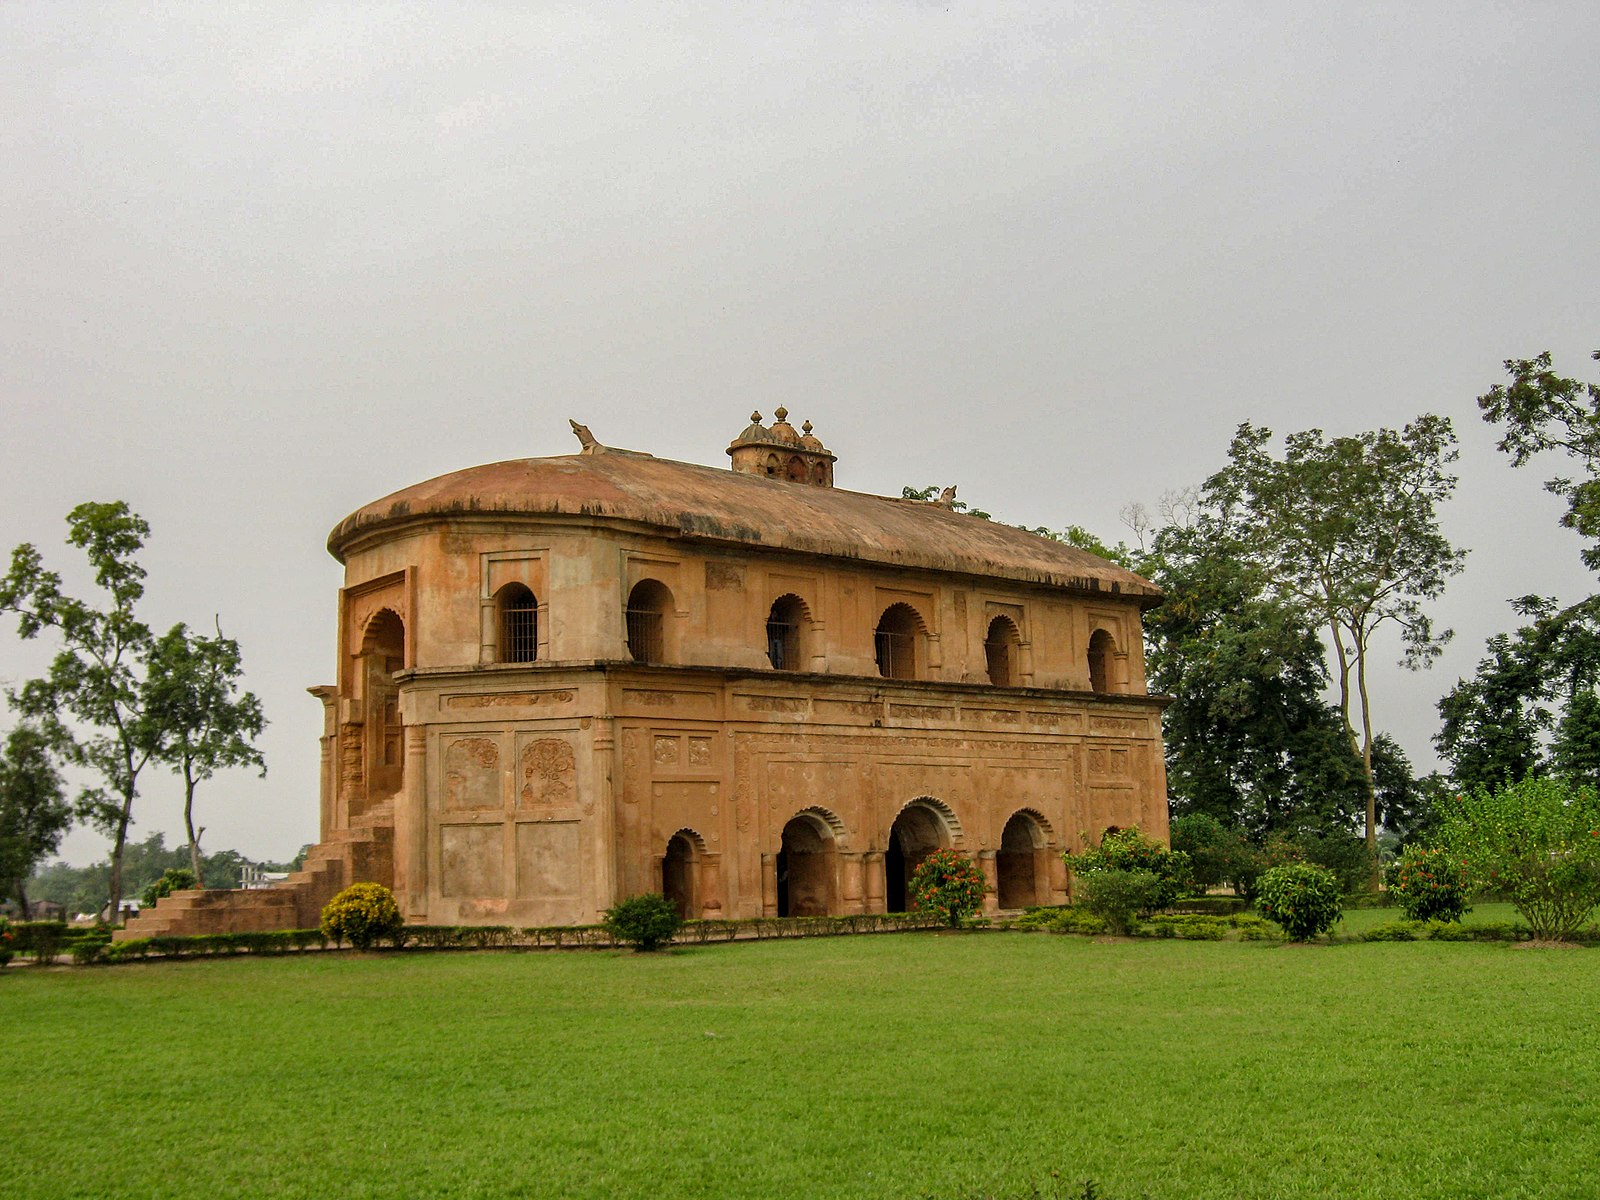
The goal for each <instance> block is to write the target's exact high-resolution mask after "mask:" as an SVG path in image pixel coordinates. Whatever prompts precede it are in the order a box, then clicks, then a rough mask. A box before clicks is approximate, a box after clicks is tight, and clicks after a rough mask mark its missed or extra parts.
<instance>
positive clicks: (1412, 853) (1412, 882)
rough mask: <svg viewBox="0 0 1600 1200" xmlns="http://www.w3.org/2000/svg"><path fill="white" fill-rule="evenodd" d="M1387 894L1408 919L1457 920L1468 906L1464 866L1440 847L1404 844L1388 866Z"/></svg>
mask: <svg viewBox="0 0 1600 1200" xmlns="http://www.w3.org/2000/svg"><path fill="white" fill-rule="evenodd" d="M1388 882H1389V894H1390V895H1391V896H1393V897H1394V898H1395V899H1396V900H1397V901H1398V902H1399V904H1400V907H1401V908H1402V909H1404V910H1405V914H1406V919H1407V920H1411V921H1459V920H1461V917H1462V914H1464V913H1466V912H1468V911H1469V910H1468V908H1467V895H1468V891H1467V868H1466V866H1465V865H1464V864H1463V863H1462V861H1461V859H1460V858H1458V857H1455V856H1452V855H1450V854H1447V853H1446V852H1445V851H1443V850H1437V849H1429V848H1427V847H1424V846H1407V847H1406V849H1405V852H1404V853H1403V854H1401V855H1400V857H1399V859H1397V860H1396V861H1395V862H1394V863H1392V864H1390V867H1389V881H1388Z"/></svg>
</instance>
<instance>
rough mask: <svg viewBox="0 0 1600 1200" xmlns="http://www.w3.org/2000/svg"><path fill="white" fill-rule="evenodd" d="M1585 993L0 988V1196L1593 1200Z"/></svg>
mask: <svg viewBox="0 0 1600 1200" xmlns="http://www.w3.org/2000/svg"><path fill="white" fill-rule="evenodd" d="M1597 1008H1600V952H1596V951H1593V950H1569V951H1550V950H1526V949H1524V950H1517V949H1512V948H1510V947H1506V946H1500V945H1469V944H1437V943H1411V944H1401V945H1394V944H1371V945H1365V944H1361V945H1343V946H1310V947H1297V946H1281V945H1273V944H1251V943H1188V942H1175V941H1161V942H1152V941H1141V942H1096V941H1090V940H1087V939H1082V938H1075V937H1058V936H1051V935H1045V934H1001V933H989V934H927V933H922V934H900V935H887V936H876V937H857V938H834V939H816V940H807V941H785V942H762V943H754V944H743V945H731V946H713V947H701V948H695V949H692V950H682V951H675V952H671V953H667V954H660V955H654V956H639V955H631V954H627V953H622V952H613V951H602V952H576V953H523V954H517V953H479V954H446V953H440V954H407V955H395V954H372V955H334V954H328V955H307V956H305V957H303V958H300V957H290V958H282V959H239V960H224V961H210V962H185V963H173V964H163V963H150V964H134V965H129V966H124V967H119V968H114V969H95V970H69V969H50V970H33V969H28V970H20V971H19V970H16V969H13V970H11V971H8V972H6V973H5V976H4V977H3V978H0V1084H3V1090H0V1095H3V1096H4V1097H5V1113H4V1118H3V1120H4V1128H5V1130H6V1134H5V1140H6V1143H7V1146H6V1153H5V1154H4V1155H3V1156H0V1195H4V1196H7V1197H55V1196H82V1197H104V1196H118V1197H121V1196H137V1197H163V1196H194V1197H208V1198H209V1197H231V1196H249V1197H280V1196H282V1197H317V1198H319V1200H321V1198H324V1197H345V1196H348V1197H377V1196H385V1197H387V1196H461V1197H466V1196H527V1197H534V1196H537V1197H551V1196H595V1197H602V1196H605V1197H609V1196H648V1197H652V1198H655V1200H662V1198H670V1197H677V1196H785V1197H787V1196H795V1197H807V1198H811V1197H830V1196H838V1197H877V1196H884V1197H890V1196H894V1197H899V1196H921V1195H933V1196H940V1197H947V1196H948V1197H962V1196H982V1195H996V1196H1026V1195H1032V1194H1033V1189H1034V1188H1035V1187H1038V1188H1039V1189H1040V1190H1041V1192H1043V1194H1045V1195H1054V1194H1057V1191H1058V1190H1059V1192H1060V1194H1062V1195H1072V1196H1076V1195H1078V1193H1079V1189H1080V1188H1081V1183H1082V1180H1084V1179H1086V1178H1093V1179H1094V1180H1095V1181H1096V1183H1097V1184H1098V1185H1099V1188H1100V1192H1101V1194H1102V1195H1103V1196H1105V1197H1106V1198H1107V1200H1122V1198H1124V1197H1129V1198H1132V1197H1138V1196H1141V1195H1146V1194H1147V1195H1149V1196H1151V1197H1154V1198H1156V1200H1173V1198H1178V1197H1299V1196H1305V1197H1311V1196H1317V1197H1322V1196H1338V1197H1398V1196H1404V1197H1407V1198H1408V1200H1421V1198H1425V1197H1440V1198H1443V1197H1451V1198H1457V1197H1491V1196H1492V1197H1496V1198H1507V1197H1541V1198H1550V1197H1579V1196H1582V1197H1589V1196H1593V1195H1594V1194H1595V1192H1596V1189H1597V1186H1600V1184H1597V1179H1600V1173H1597V1170H1596V1165H1595V1164H1596V1160H1597V1151H1600V1032H1597V1026H1596V1022H1595V1017H1594V1014H1595V1012H1596V1011H1597ZM1053 1173H1059V1174H1058V1175H1057V1174H1053Z"/></svg>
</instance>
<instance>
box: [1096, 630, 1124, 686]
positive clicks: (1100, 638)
mask: <svg viewBox="0 0 1600 1200" xmlns="http://www.w3.org/2000/svg"><path fill="white" fill-rule="evenodd" d="M1116 652H1117V643H1116V642H1115V641H1114V640H1113V639H1112V637H1111V635H1110V634H1109V633H1107V632H1106V631H1105V630H1104V629H1096V630H1095V631H1094V636H1093V637H1091V638H1090V639H1089V686H1090V687H1091V688H1093V689H1094V690H1095V691H1097V692H1109V691H1110V690H1111V658H1112V656H1113V655H1114V654H1116Z"/></svg>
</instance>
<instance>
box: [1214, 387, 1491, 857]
mask: <svg viewBox="0 0 1600 1200" xmlns="http://www.w3.org/2000/svg"><path fill="white" fill-rule="evenodd" d="M1271 439H1272V432H1271V431H1270V430H1268V429H1265V428H1257V427H1255V426H1253V425H1251V424H1250V423H1248V422H1246V423H1245V424H1243V425H1241V426H1240V427H1239V430H1238V432H1237V433H1236V434H1235V435H1234V438H1233V442H1232V443H1231V445H1230V446H1229V449H1228V457H1229V460H1230V461H1229V464H1228V465H1227V466H1226V467H1224V468H1223V469H1222V470H1221V471H1219V472H1217V473H1216V474H1215V475H1213V476H1212V477H1211V478H1210V479H1209V480H1207V481H1206V485H1205V489H1204V499H1205V500H1206V502H1207V503H1208V504H1209V505H1210V506H1212V507H1214V508H1215V509H1216V510H1217V511H1218V512H1219V513H1220V515H1221V518H1222V520H1223V522H1224V523H1225V524H1226V525H1227V526H1228V527H1229V528H1230V530H1231V532H1232V534H1233V541H1234V543H1235V544H1236V545H1238V546H1239V547H1240V548H1241V550H1242V551H1243V552H1244V553H1245V554H1246V555H1247V557H1248V560H1249V561H1250V562H1251V563H1252V564H1254V565H1255V566H1257V567H1258V568H1259V569H1261V570H1262V571H1263V572H1264V573H1265V574H1266V575H1267V577H1268V578H1269V579H1270V580H1271V581H1272V584H1273V585H1274V587H1276V588H1277V589H1279V591H1280V592H1281V594H1282V595H1283V596H1284V598H1286V599H1287V600H1288V601H1290V602H1291V603H1292V604H1294V605H1295V606H1297V607H1298V608H1300V609H1301V610H1302V611H1303V612H1304V613H1306V614H1307V616H1308V617H1309V618H1310V619H1311V620H1312V621H1314V622H1315V623H1316V624H1317V625H1318V626H1319V627H1320V628H1321V629H1322V630H1323V631H1324V632H1325V633H1326V634H1327V636H1328V639H1329V641H1330V643H1331V646H1332V649H1333V656H1334V666H1335V671H1334V678H1335V682H1336V683H1337V685H1338V690H1339V713H1340V716H1341V719H1342V721H1343V724H1344V730H1345V735H1346V738H1347V740H1348V741H1349V744H1350V747H1351V749H1352V751H1354V752H1355V754H1356V755H1357V757H1358V758H1359V759H1360V762H1361V772H1362V777H1363V783H1364V785H1365V792H1366V796H1365V799H1366V813H1365V826H1366V840H1367V848H1368V852H1369V854H1370V855H1371V856H1372V858H1373V861H1374V862H1376V856H1377V839H1378V811H1377V807H1378V806H1377V788H1376V784H1375V780H1374V776H1373V768H1372V744H1373V738H1374V735H1375V731H1374V729H1373V723H1372V693H1371V684H1370V680H1369V678H1368V671H1367V666H1368V660H1369V656H1370V653H1371V650H1372V643H1373V639H1374V638H1375V637H1376V636H1377V635H1378V634H1379V632H1380V631H1382V630H1383V629H1384V628H1385V627H1386V626H1393V627H1394V628H1395V629H1396V630H1397V631H1398V632H1399V633H1400V635H1401V638H1402V643H1403V645H1404V648H1405V654H1404V657H1403V659H1402V662H1403V663H1404V664H1405V665H1406V666H1408V667H1412V668H1418V667H1423V666H1426V665H1428V664H1429V663H1430V662H1431V661H1432V660H1433V659H1434V658H1435V657H1436V656H1437V655H1438V654H1439V652H1440V650H1441V649H1442V648H1443V646H1444V643H1445V642H1446V641H1447V640H1448V638H1449V636H1450V633H1449V631H1448V630H1436V629H1435V628H1434V625H1433V621H1432V619H1431V618H1430V617H1429V615H1428V613H1427V612H1426V611H1425V609H1424V602H1425V601H1428V600H1434V599H1437V598H1438V597H1439V596H1440V595H1441V594H1442V593H1443V591H1444V587H1445V583H1446V581H1447V580H1448V579H1449V578H1450V576H1452V575H1454V574H1456V573H1457V572H1459V571H1460V570H1461V568H1462V560H1463V559H1464V557H1465V552H1464V551H1461V550H1457V549H1456V548H1455V547H1453V546H1452V545H1451V544H1450V542H1449V540H1448V539H1447V538H1446V537H1445V536H1444V534H1443V533H1442V532H1441V531H1440V529H1439V522H1438V516H1437V508H1438V506H1439V505H1440V504H1442V503H1443V502H1444V501H1445V500H1446V499H1448V498H1449V496H1450V493H1451V491H1452V490H1453V489H1454V487H1455V483H1456V477H1455V476H1454V475H1452V474H1451V473H1450V472H1449V471H1448V469H1447V468H1448V465H1449V464H1450V463H1451V462H1453V461H1455V459H1456V457H1457V452H1456V449H1455V446H1456V438H1455V434H1454V432H1453V430H1452V429H1451V425H1450V421H1449V420H1448V418H1445V417H1439V416H1434V415H1430V414H1424V415H1423V416H1420V417H1418V418H1417V419H1416V420H1415V421H1412V422H1411V423H1410V424H1408V425H1406V426H1405V427H1404V428H1403V429H1400V430H1398V431H1396V430H1392V429H1379V430H1376V431H1371V432H1366V433H1361V434H1358V435H1356V436H1353V437H1336V438H1325V437H1324V436H1323V433H1322V431H1321V430H1320V429H1311V430H1306V431H1305V432H1303V433H1294V434H1290V435H1289V436H1288V438H1287V439H1286V440H1285V448H1284V453H1283V456H1282V457H1281V458H1279V457H1275V456H1274V455H1273V454H1272V453H1271V451H1270V450H1269V448H1268V444H1269V442H1270V441H1271Z"/></svg>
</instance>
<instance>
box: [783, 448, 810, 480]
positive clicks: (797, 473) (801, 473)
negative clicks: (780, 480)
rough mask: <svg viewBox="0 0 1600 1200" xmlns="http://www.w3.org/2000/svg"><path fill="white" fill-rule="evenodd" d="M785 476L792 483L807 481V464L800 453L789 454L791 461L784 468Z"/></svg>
mask: <svg viewBox="0 0 1600 1200" xmlns="http://www.w3.org/2000/svg"><path fill="white" fill-rule="evenodd" d="M783 477H784V478H785V479H787V480H788V481H789V482H790V483H804V482H805V481H806V464H805V462H804V461H803V460H802V459H801V458H800V456H799V455H798V454H791V455H790V456H789V461H788V463H786V464H785V465H784V468H783Z"/></svg>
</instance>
